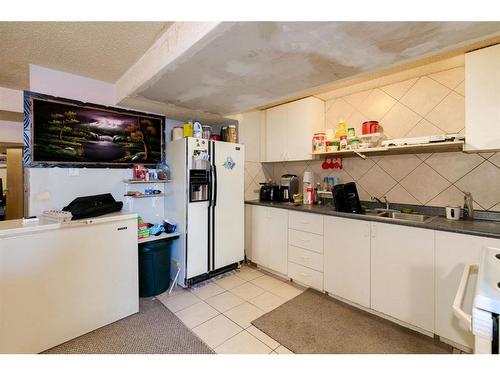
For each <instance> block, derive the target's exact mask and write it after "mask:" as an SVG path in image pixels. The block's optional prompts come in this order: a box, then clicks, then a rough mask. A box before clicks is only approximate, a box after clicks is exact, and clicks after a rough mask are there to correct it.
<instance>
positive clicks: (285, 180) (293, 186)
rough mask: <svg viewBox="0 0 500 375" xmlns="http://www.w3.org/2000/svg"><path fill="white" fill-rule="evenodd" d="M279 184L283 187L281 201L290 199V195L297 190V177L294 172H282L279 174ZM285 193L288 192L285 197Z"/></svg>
mask: <svg viewBox="0 0 500 375" xmlns="http://www.w3.org/2000/svg"><path fill="white" fill-rule="evenodd" d="M280 186H281V187H282V188H284V189H282V194H281V195H282V199H283V201H286V200H289V201H292V197H293V196H294V195H295V194H297V193H298V192H299V178H298V177H297V176H296V175H294V174H284V175H283V176H281V179H280ZM285 191H286V193H285ZM285 194H288V197H287V198H286V197H285Z"/></svg>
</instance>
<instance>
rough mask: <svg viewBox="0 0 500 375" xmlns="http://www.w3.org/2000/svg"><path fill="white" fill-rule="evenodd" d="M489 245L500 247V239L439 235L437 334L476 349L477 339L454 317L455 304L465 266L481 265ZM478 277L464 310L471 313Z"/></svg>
mask: <svg viewBox="0 0 500 375" xmlns="http://www.w3.org/2000/svg"><path fill="white" fill-rule="evenodd" d="M485 246H492V247H500V240H496V239H493V238H485V237H477V236H468V235H464V234H456V233H448V232H436V334H437V335H439V336H442V337H444V338H447V339H449V340H452V341H454V342H456V343H459V344H461V345H464V346H466V347H468V348H473V344H474V336H473V335H472V333H471V332H470V330H469V329H468V327H465V326H464V325H463V324H462V323H461V322H460V321H459V320H458V319H457V318H456V317H455V315H454V314H453V309H452V304H453V300H454V298H455V294H456V292H457V288H458V283H459V282H460V278H461V277H462V272H463V269H464V266H465V265H467V264H477V263H479V258H480V256H481V250H482V248H483V247H485ZM476 280H477V275H472V277H471V278H470V279H469V282H468V284H467V290H466V294H465V298H464V303H463V305H462V308H463V309H464V310H466V311H469V312H470V311H471V309H472V302H473V299H474V290H475V286H476Z"/></svg>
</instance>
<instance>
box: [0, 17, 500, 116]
mask: <svg viewBox="0 0 500 375" xmlns="http://www.w3.org/2000/svg"><path fill="white" fill-rule="evenodd" d="M179 24H181V23H169V22H0V50H1V51H2V53H1V54H0V86H3V87H9V88H15V89H27V88H28V87H29V76H28V73H29V68H28V66H29V64H36V65H41V66H44V67H47V68H52V69H57V70H61V71H65V72H68V73H72V74H77V75H81V76H85V77H89V78H94V79H98V80H103V81H106V82H113V83H116V82H117V81H118V80H119V79H120V77H121V78H123V77H124V76H127V75H126V72H127V71H128V70H129V68H130V67H132V66H133V65H134V64H135V66H139V67H140V63H141V61H142V60H143V59H141V57H143V56H146V55H144V54H145V53H146V51H148V49H149V51H152V54H151V55H152V56H154V59H160V58H165V60H168V61H169V62H168V64H167V65H166V66H161V67H160V64H158V68H157V70H156V71H148V77H149V78H144V79H141V78H139V77H138V75H136V74H134V75H133V76H134V77H129V78H131V79H132V80H134V79H135V80H136V81H135V82H134V87H137V89H131V90H130V91H133V92H128V91H126V92H125V95H124V96H122V97H121V98H120V105H125V104H126V105H130V106H131V108H137V109H142V110H148V111H154V112H159V113H164V114H166V115H167V116H169V115H171V116H172V117H173V118H178V119H189V118H193V119H194V118H196V119H199V120H201V121H204V120H206V121H207V122H210V123H217V122H218V121H224V119H223V117H222V116H224V115H228V114H233V113H238V112H242V111H246V110H250V109H254V108H258V107H262V106H266V105H269V104H271V103H276V102H280V101H286V100H290V99H295V98H297V97H300V96H301V95H304V94H305V93H307V94H311V93H316V94H317V93H320V92H322V91H325V90H324V89H321V88H322V87H324V86H325V85H328V84H332V83H335V82H341V81H344V80H346V79H349V78H352V77H356V76H363V75H366V74H367V73H369V72H373V71H377V70H380V69H384V68H388V67H391V66H398V65H401V64H404V63H407V62H411V61H416V60H420V59H422V58H424V57H428V56H432V55H437V54H440V53H443V52H446V51H450V50H455V49H456V48H459V47H464V46H469V45H472V43H474V42H477V41H479V40H485V39H489V38H492V37H497V36H498V35H500V22H222V23H219V24H218V23H214V24H215V26H214V27H213V28H211V27H207V30H208V31H207V34H206V35H205V36H204V37H203V38H198V39H197V40H196V41H189V40H184V41H182V40H181V39H182V38H181V37H180V34H178V33H177V32H176V30H177V27H174V26H179ZM195 24H197V23H191V26H189V25H188V27H192V26H193V25H195ZM173 25H174V26H173ZM167 29H168V31H167ZM168 32H170V36H171V37H172V38H173V39H171V40H169V42H168V43H167V42H165V43H155V44H153V43H154V41H155V40H158V41H160V39H159V38H160V36H161V35H166V33H168ZM187 39H189V38H187ZM165 40H168V39H165ZM176 45H180V46H182V47H183V48H185V50H183V52H182V53H179V55H178V56H173V55H171V59H168V55H169V53H171V49H172V48H174V47H175V46H176ZM154 59H153V60H154ZM138 64H139V65H138ZM129 73H130V71H129ZM139 81H140V82H139ZM321 90H322V91H321ZM225 120H226V121H227V119H225Z"/></svg>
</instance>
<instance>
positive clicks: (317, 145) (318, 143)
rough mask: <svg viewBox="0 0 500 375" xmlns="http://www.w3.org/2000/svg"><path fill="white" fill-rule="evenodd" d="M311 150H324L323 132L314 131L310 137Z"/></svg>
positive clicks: (324, 138)
mask: <svg viewBox="0 0 500 375" xmlns="http://www.w3.org/2000/svg"><path fill="white" fill-rule="evenodd" d="M312 149H313V152H326V135H325V133H315V134H314V136H313V139H312Z"/></svg>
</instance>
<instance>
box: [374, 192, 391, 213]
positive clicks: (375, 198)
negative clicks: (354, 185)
mask: <svg viewBox="0 0 500 375" xmlns="http://www.w3.org/2000/svg"><path fill="white" fill-rule="evenodd" d="M382 199H383V200H384V201H383V202H382V200H381V199H380V198H377V197H372V200H373V201H377V202H378V203H380V204H385V209H386V210H388V209H389V201H388V200H387V197H386V196H385V195H384V196H383V197H382Z"/></svg>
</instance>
